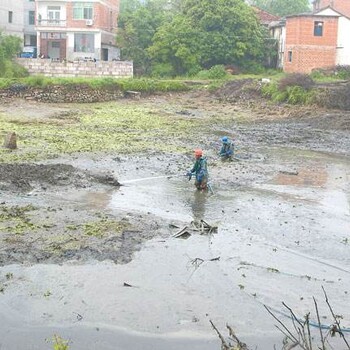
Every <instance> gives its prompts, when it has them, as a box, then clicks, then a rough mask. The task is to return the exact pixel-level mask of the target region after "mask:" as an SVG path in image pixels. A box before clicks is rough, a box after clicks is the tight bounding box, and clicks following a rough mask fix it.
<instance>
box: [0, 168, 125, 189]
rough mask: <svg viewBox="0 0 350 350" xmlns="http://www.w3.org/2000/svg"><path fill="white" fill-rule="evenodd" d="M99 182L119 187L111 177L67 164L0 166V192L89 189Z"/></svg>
mask: <svg viewBox="0 0 350 350" xmlns="http://www.w3.org/2000/svg"><path fill="white" fill-rule="evenodd" d="M93 182H98V183H103V184H110V185H114V186H119V183H118V181H117V180H116V179H114V178H113V177H112V176H110V175H105V176H102V175H101V176H96V175H91V174H88V173H85V172H83V171H81V170H79V169H76V168H74V167H73V166H72V165H67V164H0V190H8V191H21V192H25V191H30V190H32V189H34V188H38V187H39V188H40V189H43V190H46V188H47V187H48V186H68V187H76V188H85V187H89V186H90V185H91V183H93Z"/></svg>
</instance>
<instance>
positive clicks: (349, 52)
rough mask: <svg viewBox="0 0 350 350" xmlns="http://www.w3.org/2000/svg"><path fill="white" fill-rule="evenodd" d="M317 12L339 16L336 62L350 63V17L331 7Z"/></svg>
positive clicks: (340, 63) (323, 14) (341, 63)
mask: <svg viewBox="0 0 350 350" xmlns="http://www.w3.org/2000/svg"><path fill="white" fill-rule="evenodd" d="M317 14H318V15H322V16H339V20H338V40H337V55H336V64H337V65H338V64H339V65H350V40H349V33H350V19H348V18H346V17H344V16H341V15H339V13H338V12H335V11H333V10H332V9H329V8H328V9H325V10H322V11H320V12H318V13H317Z"/></svg>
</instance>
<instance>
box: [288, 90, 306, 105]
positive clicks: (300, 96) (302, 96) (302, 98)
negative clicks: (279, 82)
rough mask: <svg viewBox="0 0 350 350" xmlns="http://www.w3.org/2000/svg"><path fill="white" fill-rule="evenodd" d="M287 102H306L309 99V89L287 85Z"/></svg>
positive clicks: (295, 103) (294, 103)
mask: <svg viewBox="0 0 350 350" xmlns="http://www.w3.org/2000/svg"><path fill="white" fill-rule="evenodd" d="M287 95H288V97H287V102H288V103H290V104H293V105H297V104H305V103H306V101H307V91H306V90H305V89H303V88H302V87H301V86H289V87H287Z"/></svg>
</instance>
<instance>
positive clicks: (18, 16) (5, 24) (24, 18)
mask: <svg viewBox="0 0 350 350" xmlns="http://www.w3.org/2000/svg"><path fill="white" fill-rule="evenodd" d="M34 24H35V2H34V0H0V30H1V31H3V32H4V33H5V34H7V35H16V36H19V37H20V38H21V39H22V40H23V45H24V46H36V32H35V28H34Z"/></svg>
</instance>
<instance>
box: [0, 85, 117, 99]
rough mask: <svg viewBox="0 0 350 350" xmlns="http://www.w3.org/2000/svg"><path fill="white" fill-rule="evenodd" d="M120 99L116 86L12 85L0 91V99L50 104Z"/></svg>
mask: <svg viewBox="0 0 350 350" xmlns="http://www.w3.org/2000/svg"><path fill="white" fill-rule="evenodd" d="M121 97H123V93H122V91H121V90H119V89H118V88H117V86H115V87H109V88H107V87H105V88H99V89H96V88H92V87H90V86H89V85H87V84H79V85H78V84H77V85H52V86H51V85H50V86H46V87H42V88H37V87H36V88H33V87H28V86H27V85H24V84H14V85H12V86H11V87H10V88H8V89H4V90H0V99H11V98H24V99H26V100H33V101H38V102H50V103H92V102H107V101H114V100H116V99H119V98H121Z"/></svg>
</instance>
